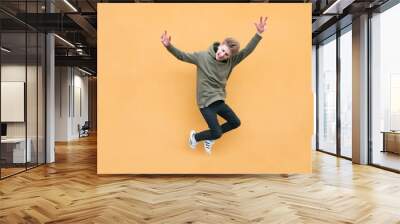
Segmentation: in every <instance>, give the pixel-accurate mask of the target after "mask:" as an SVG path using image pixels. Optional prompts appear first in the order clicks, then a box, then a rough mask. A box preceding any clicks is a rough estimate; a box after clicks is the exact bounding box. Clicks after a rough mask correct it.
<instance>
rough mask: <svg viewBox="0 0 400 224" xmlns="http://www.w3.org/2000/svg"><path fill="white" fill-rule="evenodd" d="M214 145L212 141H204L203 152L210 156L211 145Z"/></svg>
mask: <svg viewBox="0 0 400 224" xmlns="http://www.w3.org/2000/svg"><path fill="white" fill-rule="evenodd" d="M214 143H215V141H214V140H205V141H204V150H205V151H206V153H207V154H208V155H211V150H212V145H213V144H214Z"/></svg>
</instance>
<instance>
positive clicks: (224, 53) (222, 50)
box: [215, 44, 231, 61]
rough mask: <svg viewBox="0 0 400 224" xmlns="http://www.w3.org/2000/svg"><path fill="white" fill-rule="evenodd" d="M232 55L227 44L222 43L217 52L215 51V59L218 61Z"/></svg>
mask: <svg viewBox="0 0 400 224" xmlns="http://www.w3.org/2000/svg"><path fill="white" fill-rule="evenodd" d="M230 56H231V51H230V50H229V48H228V46H226V45H225V44H220V45H219V46H218V50H217V53H215V59H216V60H217V61H224V60H226V59H228V58H229V57H230Z"/></svg>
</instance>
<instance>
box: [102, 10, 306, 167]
mask: <svg viewBox="0 0 400 224" xmlns="http://www.w3.org/2000/svg"><path fill="white" fill-rule="evenodd" d="M98 6H99V7H98V154H97V158H98V159H97V160H98V164H97V171H98V173H99V174H151V173H156V174H171V173H174V174H175V173H179V174H184V173H193V174H195V173H196V174H198V173H204V174H213V173H218V174H229V173H232V174H244V173H253V174H259V173H309V172H311V138H312V131H313V96H312V88H311V4H263V3H260V4H258V3H249V4H188V3H186V4H155V3H142V4H107V3H104V4H98ZM260 16H268V17H269V19H268V24H267V31H266V32H265V33H264V34H263V39H262V40H261V42H260V43H259V45H258V46H257V48H256V49H255V51H254V52H253V53H252V54H251V55H250V56H249V57H248V58H246V59H245V60H244V61H243V62H242V63H241V64H240V65H238V66H237V67H236V68H235V69H234V70H233V73H232V74H231V76H230V79H229V81H228V85H227V100H226V102H227V104H228V105H230V106H231V107H232V109H233V110H234V111H235V113H236V114H237V115H238V116H239V118H240V119H241V122H242V125H241V126H240V127H239V128H238V129H235V130H233V131H231V132H229V133H226V134H225V135H223V136H222V138H221V139H218V140H217V142H216V144H214V146H213V153H212V155H211V156H208V155H207V154H206V153H205V152H204V150H203V145H202V144H199V145H198V147H197V149H196V150H195V151H193V150H191V149H190V148H189V146H188V144H187V141H188V134H189V131H190V130H191V129H195V130H196V131H200V130H203V129H206V128H207V124H206V122H205V121H204V119H203V117H202V115H201V113H200V111H199V109H198V107H197V105H196V101H195V90H196V83H195V80H196V68H195V66H194V65H192V64H188V63H184V62H182V61H179V60H177V59H176V58H175V57H173V56H172V55H171V54H170V53H169V52H168V51H167V50H166V49H165V48H164V46H163V45H162V44H161V42H160V36H161V34H162V32H163V31H164V30H167V31H168V33H169V34H171V35H172V43H173V44H174V45H175V46H176V47H177V48H179V49H181V50H183V51H186V52H193V51H199V50H207V48H208V47H209V45H210V44H211V43H212V42H213V41H221V40H223V39H224V38H225V37H228V36H232V37H235V38H236V39H237V40H239V41H240V43H241V46H242V47H244V46H245V45H246V44H247V42H248V41H249V40H250V39H251V37H252V36H253V35H254V34H255V32H256V29H255V26H254V24H253V23H254V22H255V21H257V20H258V19H259V17H260ZM221 121H222V120H221Z"/></svg>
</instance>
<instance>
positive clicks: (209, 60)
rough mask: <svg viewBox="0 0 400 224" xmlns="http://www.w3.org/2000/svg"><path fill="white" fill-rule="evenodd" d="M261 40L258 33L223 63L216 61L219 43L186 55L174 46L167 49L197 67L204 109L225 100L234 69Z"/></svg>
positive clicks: (198, 84) (198, 90) (201, 102)
mask: <svg viewBox="0 0 400 224" xmlns="http://www.w3.org/2000/svg"><path fill="white" fill-rule="evenodd" d="M261 39H262V37H261V36H260V35H259V34H257V33H256V34H255V35H254V36H253V38H252V39H251V40H250V42H249V43H248V44H247V46H246V47H245V48H243V49H242V50H240V51H239V52H238V53H237V54H236V55H233V56H231V57H230V58H229V59H227V60H226V61H223V62H222V61H217V60H216V59H215V53H216V49H217V48H218V46H219V44H220V43H219V42H214V43H213V44H212V45H211V46H210V47H209V48H208V51H198V52H193V53H186V52H183V51H181V50H179V49H177V48H175V47H174V46H173V45H172V44H169V45H168V46H167V49H168V51H169V52H171V54H172V55H174V56H175V57H176V58H177V59H179V60H181V61H185V62H188V63H192V64H195V65H196V66H197V85H196V86H197V105H198V106H199V107H200V108H204V107H208V106H209V105H210V104H212V103H213V102H215V101H217V100H225V97H226V90H225V86H226V82H227V80H228V78H229V75H230V74H231V72H232V69H233V68H234V67H235V66H236V65H237V64H239V63H240V62H241V61H242V60H243V59H245V58H246V57H247V56H248V55H249V54H250V53H251V52H252V51H253V50H254V49H255V48H256V46H257V44H258V42H259V41H260V40H261Z"/></svg>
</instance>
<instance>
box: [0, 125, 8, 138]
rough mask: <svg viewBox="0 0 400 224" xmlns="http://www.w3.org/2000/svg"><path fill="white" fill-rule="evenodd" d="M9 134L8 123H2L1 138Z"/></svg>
mask: <svg viewBox="0 0 400 224" xmlns="http://www.w3.org/2000/svg"><path fill="white" fill-rule="evenodd" d="M6 136H7V124H6V123H1V138H5V137H6Z"/></svg>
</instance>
